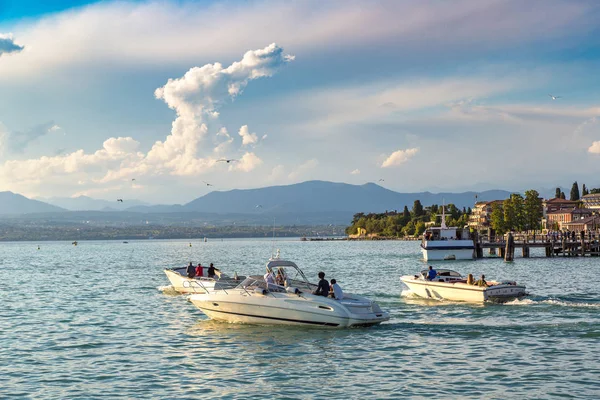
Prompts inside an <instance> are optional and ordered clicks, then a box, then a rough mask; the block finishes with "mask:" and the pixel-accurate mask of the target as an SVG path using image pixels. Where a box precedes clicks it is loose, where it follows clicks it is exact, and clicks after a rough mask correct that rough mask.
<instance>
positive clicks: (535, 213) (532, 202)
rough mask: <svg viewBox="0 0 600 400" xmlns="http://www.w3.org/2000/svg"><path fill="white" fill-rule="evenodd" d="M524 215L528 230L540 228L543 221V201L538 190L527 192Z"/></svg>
mask: <svg viewBox="0 0 600 400" xmlns="http://www.w3.org/2000/svg"><path fill="white" fill-rule="evenodd" d="M523 214H524V219H525V228H526V229H528V230H529V229H533V230H536V229H538V228H539V226H540V220H541V219H542V199H540V194H539V193H538V192H537V191H536V190H528V191H526V192H525V201H524V204H523Z"/></svg>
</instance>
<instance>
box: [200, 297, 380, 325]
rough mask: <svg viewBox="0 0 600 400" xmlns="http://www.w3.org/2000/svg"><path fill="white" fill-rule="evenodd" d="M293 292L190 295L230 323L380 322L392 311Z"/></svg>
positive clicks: (211, 314)
mask: <svg viewBox="0 0 600 400" xmlns="http://www.w3.org/2000/svg"><path fill="white" fill-rule="evenodd" d="M294 296H295V297H297V298H296V299H294V298H293V297H292V298H290V296H286V295H283V297H271V296H270V295H269V294H267V295H255V294H252V295H246V296H244V295H243V294H236V293H231V291H230V292H229V294H225V293H223V294H217V293H211V294H208V295H202V294H197V295H192V296H190V298H189V299H190V301H191V302H192V303H193V304H194V305H195V306H196V307H198V308H199V309H200V310H201V311H202V312H203V313H204V314H206V315H207V316H208V317H209V318H211V319H214V320H217V321H224V322H230V323H243V324H254V325H295V326H312V327H323V328H347V327H352V326H370V325H377V324H379V323H381V322H383V321H387V320H388V319H389V314H388V313H386V312H383V311H381V309H379V307H378V306H377V305H376V304H375V305H373V303H369V305H368V306H367V305H366V304H364V305H363V306H361V307H354V309H353V311H354V312H350V311H349V310H348V308H347V307H345V306H343V305H342V304H343V303H342V302H343V300H342V301H341V302H340V303H338V304H336V302H337V300H333V299H328V298H325V297H322V298H321V299H314V297H318V296H310V295H308V296H305V297H304V296H296V295H294ZM306 298H309V299H308V300H307V299H306ZM361 308H362V311H361V310H360V309H361Z"/></svg>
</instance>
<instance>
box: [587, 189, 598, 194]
mask: <svg viewBox="0 0 600 400" xmlns="http://www.w3.org/2000/svg"><path fill="white" fill-rule="evenodd" d="M598 193H600V188H594V189H592V190H590V193H589V194H598Z"/></svg>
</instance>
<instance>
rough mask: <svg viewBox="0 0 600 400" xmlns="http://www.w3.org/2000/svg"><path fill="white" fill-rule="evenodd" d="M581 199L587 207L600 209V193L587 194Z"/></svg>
mask: <svg viewBox="0 0 600 400" xmlns="http://www.w3.org/2000/svg"><path fill="white" fill-rule="evenodd" d="M581 201H582V202H583V205H584V206H585V208H589V209H591V210H596V211H598V210H600V193H592V194H586V195H585V196H583V197H582V198H581Z"/></svg>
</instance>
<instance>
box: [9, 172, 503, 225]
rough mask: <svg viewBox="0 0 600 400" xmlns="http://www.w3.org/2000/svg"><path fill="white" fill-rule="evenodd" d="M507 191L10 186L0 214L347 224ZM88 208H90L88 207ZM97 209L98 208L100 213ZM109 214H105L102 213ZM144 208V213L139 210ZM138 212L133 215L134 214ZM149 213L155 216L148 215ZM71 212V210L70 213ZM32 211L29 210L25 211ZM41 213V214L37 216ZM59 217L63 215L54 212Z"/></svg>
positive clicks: (311, 184) (317, 185)
mask: <svg viewBox="0 0 600 400" xmlns="http://www.w3.org/2000/svg"><path fill="white" fill-rule="evenodd" d="M510 193H511V192H508V191H505V190H486V191H483V192H472V191H471V192H463V193H430V192H415V193H398V192H395V191H392V190H389V189H386V188H384V187H382V186H379V185H377V184H374V183H367V184H364V185H351V184H347V183H335V182H325V181H308V182H302V183H297V184H293V185H285V186H270V187H264V188H259V189H235V190H229V191H215V192H211V193H208V194H206V195H204V196H202V197H199V198H197V199H195V200H192V201H190V202H189V203H186V204H183V205H179V204H176V205H147V203H144V202H142V201H139V200H127V199H125V201H124V202H122V203H121V202H117V201H116V199H115V201H114V202H110V201H107V200H97V199H92V198H90V197H86V196H80V197H77V198H50V199H47V202H48V203H52V204H48V203H46V202H42V201H39V200H33V199H28V198H26V197H24V196H21V195H19V194H15V193H12V192H0V214H2V215H5V216H6V215H12V216H14V215H19V214H32V213H42V214H44V215H43V217H44V218H49V216H48V213H53V214H54V213H66V214H69V211H70V212H74V211H76V213H75V214H76V215H77V218H83V219H85V218H86V212H89V214H90V218H91V216H92V214H93V219H98V218H100V217H101V216H102V215H106V218H107V219H110V220H111V221H112V220H114V219H119V218H122V219H123V220H129V221H131V220H142V219H143V220H154V219H157V218H158V217H159V215H160V219H165V218H166V219H172V218H173V217H175V215H173V217H169V216H168V214H176V216H177V217H176V218H177V219H185V216H186V215H189V217H190V218H192V214H193V215H194V217H193V218H194V219H200V220H201V219H203V216H204V217H208V216H209V215H210V220H211V221H213V222H214V221H217V220H219V219H221V220H224V221H225V220H231V219H232V216H234V215H235V219H238V220H240V219H241V220H243V221H245V222H247V223H256V224H261V223H262V224H264V223H266V224H269V223H272V221H273V218H276V219H277V221H280V223H284V221H287V222H288V223H291V222H293V223H296V224H302V223H311V224H314V223H315V222H318V221H320V220H322V221H323V222H324V223H340V224H347V223H348V222H349V221H350V220H351V218H352V215H353V214H355V213H358V212H365V213H369V212H384V211H386V210H389V211H391V210H398V211H401V210H402V209H403V208H404V206H405V205H406V206H408V208H409V209H410V208H412V206H413V203H414V201H415V200H417V199H418V200H420V201H421V203H422V204H423V205H424V206H427V205H431V204H443V203H445V204H450V203H452V204H454V205H456V206H457V207H460V208H462V207H472V206H473V204H474V202H475V200H476V197H475V196H476V195H477V200H478V201H488V200H496V199H505V198H507V197H509V196H510ZM92 211H93V212H92ZM98 211H104V212H105V214H103V213H100V214H98ZM108 214H110V216H109V215H108ZM140 214H144V215H145V216H140ZM136 215H137V216H138V217H135V216H136ZM153 215H154V216H155V217H156V218H153ZM73 216H74V215H73ZM30 217H34V216H30ZM40 217H41V216H40ZM53 218H58V219H61V220H64V219H65V218H69V217H67V216H60V217H59V216H57V215H55V216H54V217H53Z"/></svg>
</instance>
